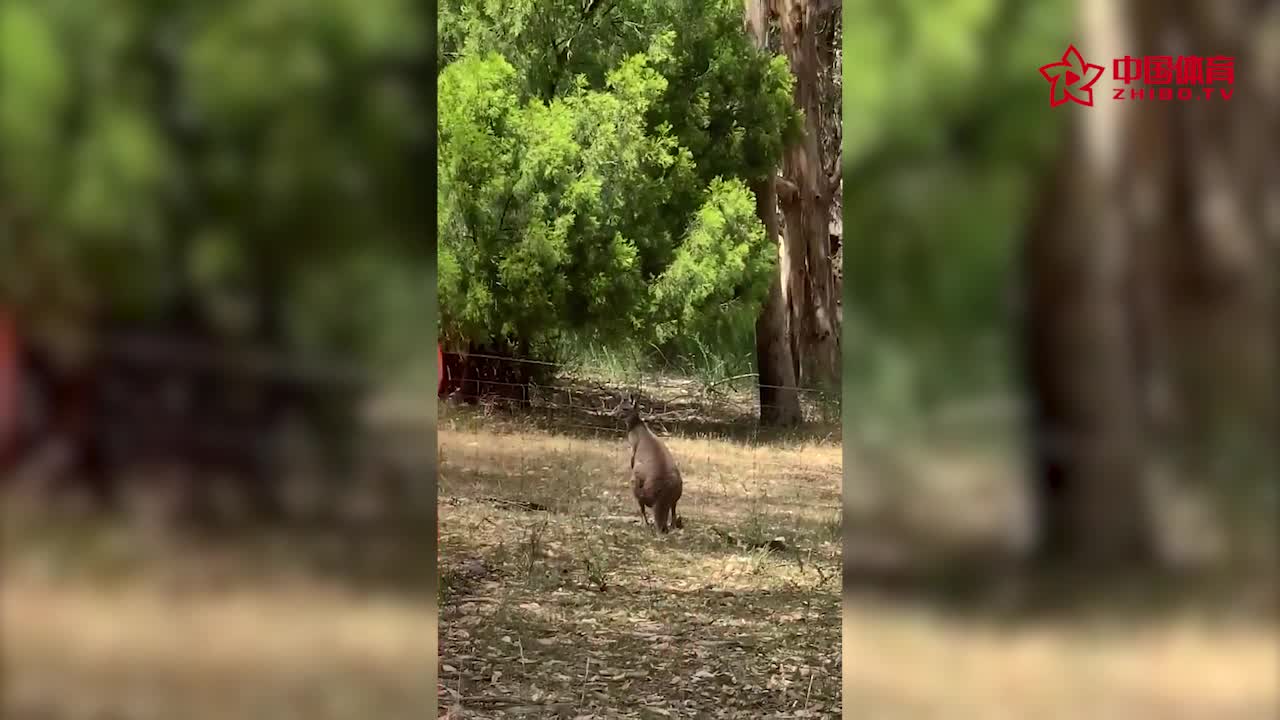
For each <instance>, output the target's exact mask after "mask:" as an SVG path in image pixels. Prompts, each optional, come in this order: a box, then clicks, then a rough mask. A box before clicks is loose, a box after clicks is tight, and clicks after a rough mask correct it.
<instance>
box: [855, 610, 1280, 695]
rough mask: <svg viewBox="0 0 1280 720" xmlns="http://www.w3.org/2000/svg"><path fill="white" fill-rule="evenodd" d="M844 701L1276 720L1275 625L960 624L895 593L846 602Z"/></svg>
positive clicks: (1180, 621) (1185, 621)
mask: <svg viewBox="0 0 1280 720" xmlns="http://www.w3.org/2000/svg"><path fill="white" fill-rule="evenodd" d="M844 616H845V623H844V658H845V663H846V675H845V683H844V706H845V707H846V708H847V709H848V710H849V711H850V712H852V713H854V714H855V715H856V716H858V717H874V718H877V719H883V720H927V719H933V718H937V719H939V720H941V719H943V718H958V717H963V718H972V719H973V720H1022V718H1043V719H1044V720H1076V719H1077V718H1097V719H1099V720H1193V719H1194V720H1271V719H1272V718H1275V717H1276V713H1277V711H1278V710H1280V697H1278V696H1277V690H1276V679H1277V678H1278V677H1280V663H1278V662H1277V648H1276V634H1275V630H1276V629H1275V627H1274V626H1267V625H1265V624H1263V625H1259V624H1257V623H1252V622H1227V621H1217V622H1215V621H1211V620H1206V619H1203V618H1196V617H1169V618H1163V619H1161V620H1159V621H1156V622H1152V623H1143V624H1140V625H1139V624H1129V623H1122V622H1110V623H1107V622H1100V621H1085V620H1074V621H1071V620H1064V619H1059V620H1054V621H1045V622H1037V623H1030V624H1023V625H1018V626H1010V625H1005V624H997V623H988V622H976V621H968V622H960V621H957V620H956V619H955V618H954V617H948V616H947V615H945V614H941V613H936V612H931V611H929V610H927V609H922V608H919V607H914V606H911V605H905V606H904V605H903V604H900V603H894V602H884V601H873V600H869V599H861V600H858V601H854V602H850V603H847V604H846V605H845V611H844Z"/></svg>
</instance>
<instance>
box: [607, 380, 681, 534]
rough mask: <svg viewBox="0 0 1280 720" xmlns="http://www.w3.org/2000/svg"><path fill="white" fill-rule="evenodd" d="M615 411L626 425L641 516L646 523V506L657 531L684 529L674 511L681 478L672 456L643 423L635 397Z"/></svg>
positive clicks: (633, 486)
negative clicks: (651, 514)
mask: <svg viewBox="0 0 1280 720" xmlns="http://www.w3.org/2000/svg"><path fill="white" fill-rule="evenodd" d="M616 412H617V414H618V415H620V416H621V417H622V418H623V419H624V420H625V421H626V424H627V439H628V440H629V441H630V442H631V490H632V492H633V493H634V494H635V497H636V502H637V503H638V504H639V505H640V517H642V518H643V519H644V523H645V525H646V526H649V524H650V523H649V514H648V512H647V510H646V508H653V519H654V523H655V524H656V525H657V528H658V532H660V533H667V532H670V530H671V529H672V528H673V527H674V528H683V527H684V522H683V520H681V518H680V516H679V515H677V514H676V503H678V502H680V495H681V493H682V492H683V489H684V481H683V480H682V478H681V477H680V468H679V467H678V466H677V465H676V459H675V457H674V456H673V455H672V454H671V451H670V450H668V449H667V446H666V445H664V444H663V442H662V441H661V440H659V439H658V436H656V435H654V434H653V432H652V431H651V430H649V427H648V426H647V425H645V423H644V420H642V419H641V418H640V411H639V409H638V408H637V407H636V405H635V402H634V400H632V399H630V398H628V399H627V400H624V401H623V402H622V404H620V405H619V406H618V409H617V411H616Z"/></svg>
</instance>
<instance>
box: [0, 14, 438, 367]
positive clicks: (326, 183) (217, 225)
mask: <svg viewBox="0 0 1280 720" xmlns="http://www.w3.org/2000/svg"><path fill="white" fill-rule="evenodd" d="M417 12H418V9H417V6H416V4H414V3H411V2H409V0H376V1H375V2H356V1H354V0H319V1H317V2H309V3H301V4H299V3H295V2H288V1H287V0H232V1H229V2H223V3H215V4H208V3H199V2H193V1H188V2H178V3H170V4H164V5H154V4H138V3H131V4H124V5H118V6H113V8H112V9H111V11H110V12H103V11H102V8H99V7H98V6H96V5H94V4H92V3H77V2H45V1H44V0H13V2H7V3H4V4H3V6H0V183H2V188H3V194H0V204H3V205H4V206H7V207H8V208H10V209H17V210H21V211H22V212H23V213H24V215H26V216H28V217H30V218H32V219H33V222H34V225H35V230H34V233H35V237H36V238H38V241H37V243H36V247H37V249H38V250H39V252H40V253H41V254H43V255H45V256H48V257H46V261H48V260H49V258H53V259H54V260H56V261H57V263H60V264H61V269H60V270H59V271H58V272H61V273H63V274H67V275H74V276H75V277H77V278H79V279H81V280H83V281H84V282H85V283H86V284H87V285H88V287H90V288H92V290H93V291H94V293H95V295H96V296H97V301H98V303H99V304H100V305H101V306H103V307H104V309H106V310H108V311H109V312H117V313H118V312H121V311H128V312H144V313H145V312H151V311H155V310H157V309H158V308H159V307H160V306H161V305H162V304H163V302H164V298H165V297H166V292H167V290H168V289H169V288H170V287H171V286H172V285H173V283H174V282H176V278H175V277H174V273H173V270H172V268H173V265H172V262H171V259H172V258H173V257H174V256H175V254H178V253H180V252H181V251H180V248H181V247H183V246H187V247H189V248H190V250H189V253H188V254H187V257H186V260H185V262H186V263H187V267H186V270H187V271H188V272H189V273H190V275H191V276H192V278H193V280H194V282H195V283H196V284H197V285H198V286H199V287H200V291H201V293H202V300H204V301H205V302H207V303H208V304H211V305H214V306H218V305H220V304H221V305H231V304H234V301H237V300H238V301H240V302H247V301H248V298H249V297H250V293H251V291H252V289H253V288H254V287H255V286H261V285H262V283H264V282H271V283H275V284H278V285H279V286H281V287H282V288H283V289H284V292H285V304H286V305H287V306H288V308H287V310H288V314H289V324H290V326H291V328H292V331H291V332H292V333H293V334H294V336H295V338H294V339H295V340H297V341H303V340H305V339H307V338H310V339H311V340H316V339H317V338H322V337H327V338H329V340H326V341H325V342H324V344H325V346H326V347H328V348H329V349H330V350H340V351H348V352H354V353H356V354H358V355H360V356H364V355H365V354H366V352H365V351H367V350H370V349H371V348H373V347H374V346H375V345H378V344H379V343H380V342H381V341H375V340H373V339H372V338H371V337H368V336H361V338H360V340H359V342H358V343H355V344H343V343H342V342H338V340H337V338H339V337H340V336H342V333H341V332H339V331H338V329H337V328H338V327H339V326H344V325H349V324H350V320H348V319H346V318H343V317H342V316H341V313H340V312H339V310H345V312H347V313H356V314H359V313H360V311H358V310H357V309H356V308H357V306H359V303H354V304H353V303H352V300H353V299H356V298H359V297H367V296H360V295H349V296H347V297H346V305H345V306H344V307H342V308H337V307H331V306H324V305H313V304H310V302H309V300H308V301H307V302H303V301H302V297H303V296H304V295H305V294H306V293H305V292H303V291H302V290H301V289H300V288H302V287H303V286H304V285H307V284H309V283H314V282H316V281H315V280H314V277H315V276H317V275H318V276H321V277H324V278H327V280H321V281H319V282H320V283H321V284H325V283H328V284H329V285H331V286H334V287H340V286H352V285H353V284H358V282H361V281H358V280H357V279H356V278H357V277H358V276H359V275H360V273H362V272H364V270H363V269H358V270H357V269H356V268H367V267H369V266H371V265H376V266H378V267H383V268H390V267H395V266H396V262H395V260H399V261H402V262H403V261H404V260H412V261H415V262H419V263H420V265H422V266H425V264H426V262H425V261H426V258H423V257H422V254H421V250H420V248H421V246H422V244H421V242H420V241H419V238H420V236H421V235H422V234H423V233H425V232H427V229H426V228H424V227H422V224H421V222H420V220H418V217H419V216H420V215H421V213H420V212H419V211H418V210H417V204H418V202H419V198H418V197H416V193H417V192H418V188H421V187H422V186H423V185H425V184H426V182H427V181H428V178H429V173H430V172H431V169H430V168H429V167H422V166H421V164H420V162H418V160H419V158H418V157H415V153H419V150H418V149H419V148H422V147H423V146H424V145H425V143H426V142H427V138H425V137H424V133H423V128H424V127H426V126H427V123H428V120H429V117H428V115H427V112H428V108H427V106H426V103H425V102H424V98H423V97H422V93H420V92H419V91H418V90H417V89H415V87H414V85H415V83H416V82H420V81H421V80H422V79H425V78H419V79H415V78H412V77H410V76H408V75H407V74H406V73H405V72H401V71H399V70H396V69H395V68H398V67H402V66H404V65H405V63H412V62H414V60H415V58H418V57H420V56H423V55H424V54H425V53H429V52H432V51H431V50H430V49H429V48H427V47H426V46H425V43H426V37H425V30H426V29H427V28H426V26H425V24H424V23H422V22H421V19H420V18H418V17H417V16H416V13H417ZM165 48H169V49H171V51H172V52H173V55H172V60H173V66H172V67H173V71H172V72H173V73H174V74H175V76H174V77H173V81H172V83H171V85H172V88H171V92H172V97H169V92H170V90H168V89H166V88H167V86H168V85H170V83H169V82H168V80H167V76H168V70H167V69H166V66H165V64H164V63H163V62H162V60H161V56H160V53H161V52H162V51H163V50H164V49H165ZM428 57H429V56H428ZM179 127H180V128H182V130H183V132H185V133H186V135H181V134H179V132H178V130H177V128H179ZM4 242H5V243H6V244H5V245H3V246H0V252H3V253H4V254H5V256H4V257H3V258H0V267H5V268H7V269H8V270H10V271H11V274H9V275H8V276H6V277H3V278H0V282H2V283H3V284H2V285H0V297H5V298H7V299H8V300H10V301H13V300H17V301H19V302H25V303H29V304H39V303H40V302H41V298H39V297H36V295H38V294H39V293H38V292H36V291H33V290H30V289H28V290H26V291H25V292H26V296H25V297H22V295H23V290H22V287H21V280H22V278H20V277H16V275H20V274H21V273H22V272H23V270H22V269H24V268H25V269H28V270H29V269H30V267H31V259H30V258H25V257H24V258H21V261H19V259H18V258H16V257H15V256H14V255H13V253H15V252H16V247H17V246H16V245H15V244H14V243H16V240H15V239H13V238H6V239H5V241H4ZM28 245H30V243H28ZM28 249H30V248H28ZM423 272H425V270H424V271H423ZM350 273H355V274H354V275H351V274H350ZM404 275H405V273H400V274H394V273H387V272H383V273H382V274H381V282H373V283H372V284H371V285H372V286H382V285H385V284H386V283H401V284H408V283H413V284H415V285H420V284H421V283H422V280H421V277H416V278H412V279H409V278H406V277H404ZM404 292H408V290H407V289H406V290H405V291H404ZM330 307H331V309H329V308H330ZM322 308H326V309H322ZM130 309H131V310H130ZM366 310H367V312H365V317H364V319H363V325H364V327H365V328H366V329H370V328H374V327H376V328H379V329H378V330H377V331H371V332H373V334H378V333H386V332H388V331H389V326H388V325H387V324H386V323H385V322H384V320H386V319H387V318H386V316H385V315H384V314H383V313H382V312H381V311H380V310H378V309H376V308H374V307H369V308H366ZM326 324H334V325H335V327H334V328H332V329H331V331H323V332H321V331H319V330H317V329H316V326H320V325H326ZM366 335H367V334H366ZM353 338H354V335H352V334H348V335H347V339H353ZM316 341H317V342H319V341H318V340H316ZM353 342H354V340H353Z"/></svg>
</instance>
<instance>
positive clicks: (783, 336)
mask: <svg viewBox="0 0 1280 720" xmlns="http://www.w3.org/2000/svg"><path fill="white" fill-rule="evenodd" d="M746 14H747V23H746V24H747V31H748V32H749V33H750V35H751V37H752V39H753V40H754V41H755V45H756V47H758V48H766V47H768V40H769V15H770V13H769V0H747V3H746ZM752 191H753V192H754V193H755V196H756V213H757V214H758V215H759V216H760V222H762V223H763V224H764V231H765V236H766V237H768V238H769V239H770V241H771V242H772V243H774V244H778V243H780V241H781V240H780V235H779V233H778V196H777V192H776V191H775V189H774V179H773V173H770V175H769V177H767V178H763V179H761V180H760V181H758V182H756V183H753V185H752ZM782 247H783V246H779V249H781V248H782ZM785 267H786V263H784V262H783V261H782V256H781V253H779V257H778V272H777V273H775V274H774V278H773V282H772V283H770V285H769V296H768V297H767V298H766V299H765V303H764V307H763V308H761V310H760V317H759V319H757V320H756V368H757V370H758V372H759V390H760V424H761V425H772V426H790V425H796V424H798V423H799V422H800V420H801V418H802V416H801V413H800V393H799V391H798V390H797V389H796V372H795V357H794V355H793V354H792V345H791V328H790V327H789V326H788V323H787V302H786V298H785V297H784V295H783V289H782V279H783V269H784V268H785Z"/></svg>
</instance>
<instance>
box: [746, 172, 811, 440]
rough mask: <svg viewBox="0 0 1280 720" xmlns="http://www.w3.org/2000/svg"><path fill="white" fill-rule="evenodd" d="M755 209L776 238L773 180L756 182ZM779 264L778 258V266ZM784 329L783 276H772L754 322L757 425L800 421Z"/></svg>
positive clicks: (786, 423)
mask: <svg viewBox="0 0 1280 720" xmlns="http://www.w3.org/2000/svg"><path fill="white" fill-rule="evenodd" d="M755 193H756V208H757V211H758V212H759V214H760V219H761V220H762V221H763V222H764V227H765V233H767V234H768V235H769V237H772V238H775V240H774V242H775V243H776V242H777V240H776V238H777V237H778V211H777V205H778V202H777V199H776V196H775V195H774V191H773V181H772V180H765V181H762V182H759V183H756V187H755ZM781 265H782V262H781V258H779V266H781ZM789 335H790V334H789V333H788V328H787V306H786V303H785V302H784V300H783V298H782V275H781V274H780V273H779V274H775V275H774V278H773V282H772V283H770V285H769V297H768V298H767V299H766V300H765V303H764V307H763V308H762V309H761V312H760V317H759V319H757V320H756V365H757V367H758V370H759V373H760V424H762V425H772V426H791V425H796V424H798V423H799V422H800V420H801V414H800V393H799V391H798V390H797V389H796V376H795V370H794V368H795V366H794V364H793V362H794V361H793V358H792V355H791V342H790V337H789Z"/></svg>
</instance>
